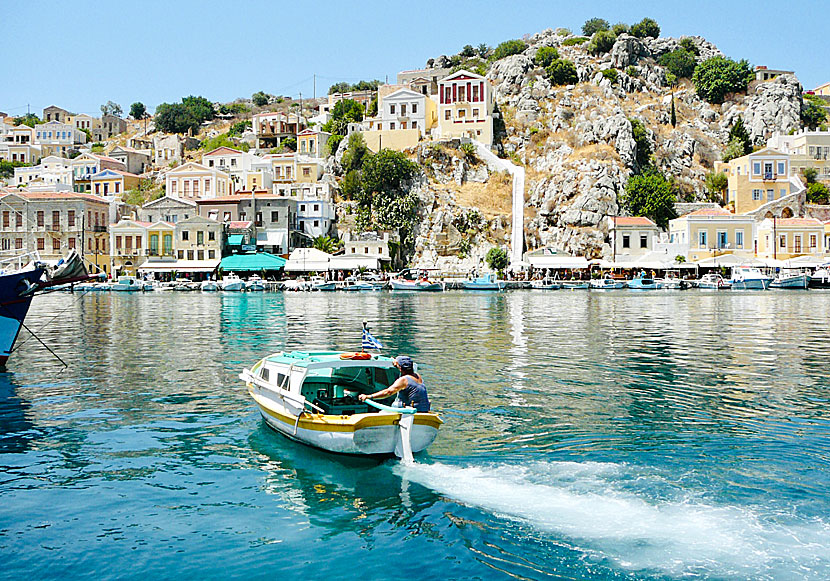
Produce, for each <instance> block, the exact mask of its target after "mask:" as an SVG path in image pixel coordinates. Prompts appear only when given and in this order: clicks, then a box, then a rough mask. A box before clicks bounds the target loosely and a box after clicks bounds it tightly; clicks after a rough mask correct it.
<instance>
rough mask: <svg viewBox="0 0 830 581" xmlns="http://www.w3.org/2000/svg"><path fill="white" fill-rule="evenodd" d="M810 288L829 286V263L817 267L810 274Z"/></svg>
mask: <svg viewBox="0 0 830 581" xmlns="http://www.w3.org/2000/svg"><path fill="white" fill-rule="evenodd" d="M810 288H830V265H827V264H825V265H824V266H822V267H821V268H817V269H816V270H815V271H814V272H813V274H812V275H811V276H810Z"/></svg>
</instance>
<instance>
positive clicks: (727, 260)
mask: <svg viewBox="0 0 830 581" xmlns="http://www.w3.org/2000/svg"><path fill="white" fill-rule="evenodd" d="M697 265H698V266H702V267H704V268H711V267H714V266H727V267H729V266H766V265H767V263H766V262H764V261H763V260H759V259H757V258H753V257H752V256H735V255H734V254H721V255H720V256H712V257H711V258H704V259H703V260H698V261H697Z"/></svg>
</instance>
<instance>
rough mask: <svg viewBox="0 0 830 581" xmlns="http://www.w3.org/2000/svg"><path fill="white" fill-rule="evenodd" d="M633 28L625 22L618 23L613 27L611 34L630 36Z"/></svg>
mask: <svg viewBox="0 0 830 581" xmlns="http://www.w3.org/2000/svg"><path fill="white" fill-rule="evenodd" d="M630 31H631V28H630V27H629V26H628V25H627V24H626V23H625V22H618V23H616V24H615V25H614V26H612V27H611V32H613V33H614V34H615V35H617V36H619V35H621V34H628V33H629V32H630Z"/></svg>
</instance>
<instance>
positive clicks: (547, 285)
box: [530, 278, 562, 290]
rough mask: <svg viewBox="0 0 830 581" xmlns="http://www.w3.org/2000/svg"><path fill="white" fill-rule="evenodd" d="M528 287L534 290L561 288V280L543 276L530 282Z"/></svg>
mask: <svg viewBox="0 0 830 581" xmlns="http://www.w3.org/2000/svg"><path fill="white" fill-rule="evenodd" d="M530 288H532V289H535V290H559V289H561V288H562V281H561V280H558V279H555V278H543V279H539V280H534V281H533V282H531V283H530Z"/></svg>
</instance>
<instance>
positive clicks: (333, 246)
mask: <svg viewBox="0 0 830 581" xmlns="http://www.w3.org/2000/svg"><path fill="white" fill-rule="evenodd" d="M313 246H314V248H316V249H317V250H322V251H323V252H325V253H327V254H334V253H335V252H336V251H337V242H336V241H335V240H334V239H333V238H329V237H328V236H318V237H317V238H315V239H314V243H313Z"/></svg>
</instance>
